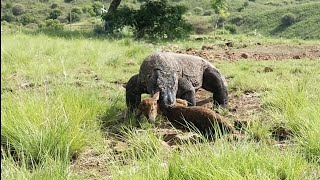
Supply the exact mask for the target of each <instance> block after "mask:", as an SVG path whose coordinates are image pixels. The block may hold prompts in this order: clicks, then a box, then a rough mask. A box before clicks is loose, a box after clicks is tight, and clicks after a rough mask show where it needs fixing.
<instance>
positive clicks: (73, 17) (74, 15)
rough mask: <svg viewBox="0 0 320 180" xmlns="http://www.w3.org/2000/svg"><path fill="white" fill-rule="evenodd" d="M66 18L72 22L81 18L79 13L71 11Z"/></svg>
mask: <svg viewBox="0 0 320 180" xmlns="http://www.w3.org/2000/svg"><path fill="white" fill-rule="evenodd" d="M67 19H68V22H69V23H74V22H79V21H80V20H81V17H80V15H79V14H77V13H74V12H71V13H69V14H68V16H67Z"/></svg>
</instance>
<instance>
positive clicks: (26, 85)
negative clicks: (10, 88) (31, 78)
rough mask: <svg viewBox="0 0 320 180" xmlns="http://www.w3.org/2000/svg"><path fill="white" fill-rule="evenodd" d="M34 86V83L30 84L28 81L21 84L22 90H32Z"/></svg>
mask: <svg viewBox="0 0 320 180" xmlns="http://www.w3.org/2000/svg"><path fill="white" fill-rule="evenodd" d="M33 86H34V83H29V82H28V81H24V82H22V83H21V84H20V87H21V88H24V89H25V88H31V87H33Z"/></svg>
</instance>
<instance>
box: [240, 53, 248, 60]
mask: <svg viewBox="0 0 320 180" xmlns="http://www.w3.org/2000/svg"><path fill="white" fill-rule="evenodd" d="M241 57H242V58H244V59H248V57H249V54H248V53H242V54H241Z"/></svg>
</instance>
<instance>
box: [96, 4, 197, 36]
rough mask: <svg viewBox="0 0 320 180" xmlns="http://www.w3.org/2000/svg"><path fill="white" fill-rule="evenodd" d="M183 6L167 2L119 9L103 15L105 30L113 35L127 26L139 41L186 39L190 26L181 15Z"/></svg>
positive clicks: (183, 9) (183, 11)
mask: <svg viewBox="0 0 320 180" xmlns="http://www.w3.org/2000/svg"><path fill="white" fill-rule="evenodd" d="M186 11H187V10H186V8H185V7H183V6H171V5H169V4H168V2H167V1H165V0H163V1H147V2H146V3H144V4H142V5H141V7H140V9H139V10H134V9H133V8H128V7H124V8H119V9H118V10H117V11H116V12H115V13H113V14H111V15H109V14H105V15H104V16H103V17H102V19H104V20H105V22H106V23H105V29H106V31H108V32H111V33H114V32H115V31H121V30H122V29H123V28H124V27H126V26H129V27H131V28H132V29H133V30H134V32H133V33H134V35H135V37H136V38H138V39H141V38H143V37H148V38H149V39H176V38H184V37H187V36H188V35H189V34H190V33H191V25H190V24H188V23H186V21H185V19H183V18H182V15H183V14H184V13H185V12H186Z"/></svg>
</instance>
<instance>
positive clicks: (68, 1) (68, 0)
mask: <svg viewBox="0 0 320 180" xmlns="http://www.w3.org/2000/svg"><path fill="white" fill-rule="evenodd" d="M72 1H73V0H64V2H66V3H70V2H72Z"/></svg>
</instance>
